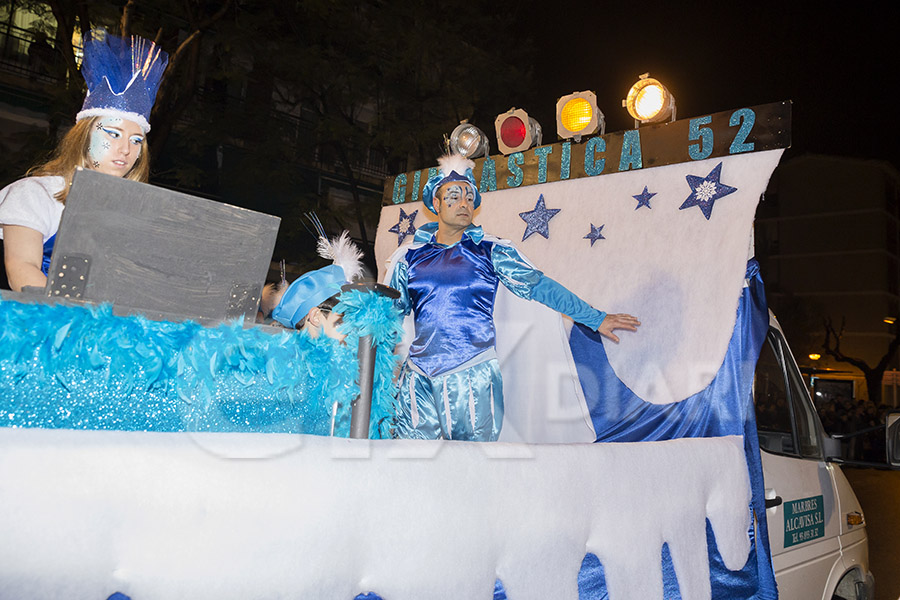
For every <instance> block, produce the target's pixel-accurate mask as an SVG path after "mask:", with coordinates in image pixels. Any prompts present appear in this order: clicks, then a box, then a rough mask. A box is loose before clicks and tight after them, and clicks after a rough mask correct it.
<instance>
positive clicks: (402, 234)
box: [388, 208, 419, 246]
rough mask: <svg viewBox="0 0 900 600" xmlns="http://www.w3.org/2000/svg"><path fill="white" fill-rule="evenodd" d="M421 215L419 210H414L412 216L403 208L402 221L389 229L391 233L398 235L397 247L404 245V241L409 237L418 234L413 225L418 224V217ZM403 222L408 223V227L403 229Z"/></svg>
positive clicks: (401, 212)
mask: <svg viewBox="0 0 900 600" xmlns="http://www.w3.org/2000/svg"><path fill="white" fill-rule="evenodd" d="M417 214H419V211H418V210H414V211H413V212H412V214H411V215H408V214H406V212H405V211H404V210H403V209H402V208H401V209H400V220H399V221H397V224H396V225H394V226H393V227H391V228H390V229H388V231H389V232H391V233H396V234H397V245H398V246H399V245H400V244H402V243H403V240H405V239H406V236H408V235H415V234H416V226H415V225H413V223H415V222H416V215H417ZM403 221H407V225H406V227H405V228H404V227H403Z"/></svg>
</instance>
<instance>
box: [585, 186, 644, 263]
mask: <svg viewBox="0 0 900 600" xmlns="http://www.w3.org/2000/svg"><path fill="white" fill-rule="evenodd" d="M644 189H645V190H646V188H644ZM604 227H606V225H601V226H600V227H594V224H593V223H591V232H590V233H589V234H587V235H586V236H584V237H583V238H582V239H584V240H591V248H593V247H594V242H596V241H597V240H605V239H606V238H605V237H603V234H602V233H600V232H601V231H603V228H604Z"/></svg>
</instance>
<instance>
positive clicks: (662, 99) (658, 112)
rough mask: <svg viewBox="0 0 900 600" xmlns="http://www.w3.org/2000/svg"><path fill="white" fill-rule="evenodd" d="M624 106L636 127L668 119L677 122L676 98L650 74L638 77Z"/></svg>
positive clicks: (624, 101)
mask: <svg viewBox="0 0 900 600" xmlns="http://www.w3.org/2000/svg"><path fill="white" fill-rule="evenodd" d="M622 106H623V107H625V108H626V109H627V110H628V114H630V115H631V116H632V117H633V118H634V121H635V127H637V126H638V125H639V124H644V125H645V124H647V123H660V122H662V121H665V120H666V119H668V120H669V121H674V120H675V96H673V95H672V92H670V91H669V90H668V89H667V88H666V86H664V85H663V84H661V83H660V82H659V81H657V80H656V79H653V78H652V77H650V73H644V74H643V75H641V76H640V77H638V80H637V81H636V82H635V84H634V85H632V86H631V89H630V90H628V96H627V97H626V98H625V99H624V100H622Z"/></svg>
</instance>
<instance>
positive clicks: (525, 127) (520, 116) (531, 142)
mask: <svg viewBox="0 0 900 600" xmlns="http://www.w3.org/2000/svg"><path fill="white" fill-rule="evenodd" d="M494 129H496V131H497V147H498V148H499V149H500V152H502V153H503V154H504V155H507V154H512V153H513V152H522V151H523V150H527V149H528V148H531V147H532V146H540V145H541V140H542V139H543V131H542V130H541V124H540V123H538V122H537V121H535V120H534V119H533V118H531V117H529V116H528V113H527V112H525V111H524V110H523V109H521V108H511V109H509V110H508V111H506V112H505V113H502V114H499V115H497V118H496V119H494Z"/></svg>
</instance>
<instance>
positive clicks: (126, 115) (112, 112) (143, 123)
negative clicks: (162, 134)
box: [75, 108, 150, 133]
mask: <svg viewBox="0 0 900 600" xmlns="http://www.w3.org/2000/svg"><path fill="white" fill-rule="evenodd" d="M91 117H115V118H117V119H125V120H126V121H134V122H135V123H137V124H138V125H139V126H140V128H141V129H142V130H143V132H144V133H147V132H148V131H150V123H148V122H147V119H145V118H144V115H139V114H138V113H133V112H125V111H124V110H117V109H115V108H89V109H87V110H83V111H81V112H79V113H78V114H77V115H75V120H76V121H80V120H82V119H89V118H91Z"/></svg>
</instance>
